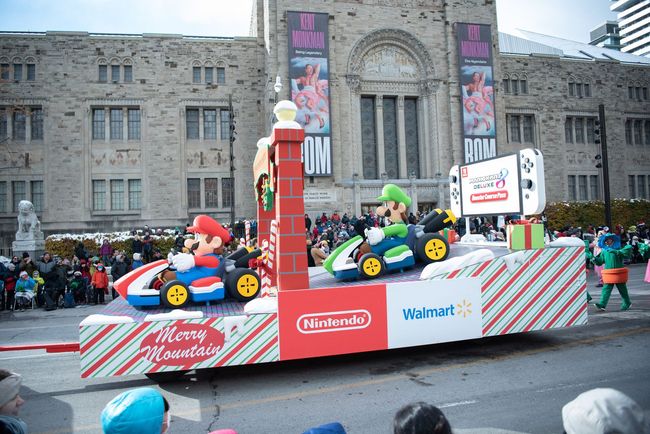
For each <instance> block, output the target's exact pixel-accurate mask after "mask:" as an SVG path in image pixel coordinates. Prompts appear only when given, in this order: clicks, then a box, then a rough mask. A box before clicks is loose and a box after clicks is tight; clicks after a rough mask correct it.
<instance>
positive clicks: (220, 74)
mask: <svg viewBox="0 0 650 434" xmlns="http://www.w3.org/2000/svg"><path fill="white" fill-rule="evenodd" d="M217 83H218V84H225V83H226V68H217Z"/></svg>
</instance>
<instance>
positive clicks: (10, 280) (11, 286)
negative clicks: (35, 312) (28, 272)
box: [4, 262, 17, 310]
mask: <svg viewBox="0 0 650 434" xmlns="http://www.w3.org/2000/svg"><path fill="white" fill-rule="evenodd" d="M7 270H9V274H7V277H5V280H4V282H5V293H6V295H7V297H6V299H5V307H6V309H7V310H14V297H15V295H16V280H17V275H16V274H15V273H14V272H15V270H16V266H15V265H14V264H13V262H10V263H9V264H8V265H7Z"/></svg>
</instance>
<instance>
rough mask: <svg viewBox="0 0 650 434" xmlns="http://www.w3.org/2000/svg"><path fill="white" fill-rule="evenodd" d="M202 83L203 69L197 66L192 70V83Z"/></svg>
mask: <svg viewBox="0 0 650 434" xmlns="http://www.w3.org/2000/svg"><path fill="white" fill-rule="evenodd" d="M200 82H201V67H200V66H195V67H193V68H192V83H200Z"/></svg>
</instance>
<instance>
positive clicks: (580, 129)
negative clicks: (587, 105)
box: [574, 118, 585, 143]
mask: <svg viewBox="0 0 650 434" xmlns="http://www.w3.org/2000/svg"><path fill="white" fill-rule="evenodd" d="M574 122H575V130H576V143H584V142H585V130H584V120H583V119H582V118H575V121H574Z"/></svg>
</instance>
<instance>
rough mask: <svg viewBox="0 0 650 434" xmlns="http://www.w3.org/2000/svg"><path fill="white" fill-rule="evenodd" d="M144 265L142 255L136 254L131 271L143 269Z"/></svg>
mask: <svg viewBox="0 0 650 434" xmlns="http://www.w3.org/2000/svg"><path fill="white" fill-rule="evenodd" d="M142 265H144V264H143V263H142V256H141V255H140V253H134V254H133V263H132V264H131V269H132V270H135V269H136V268H138V267H142Z"/></svg>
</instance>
